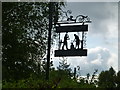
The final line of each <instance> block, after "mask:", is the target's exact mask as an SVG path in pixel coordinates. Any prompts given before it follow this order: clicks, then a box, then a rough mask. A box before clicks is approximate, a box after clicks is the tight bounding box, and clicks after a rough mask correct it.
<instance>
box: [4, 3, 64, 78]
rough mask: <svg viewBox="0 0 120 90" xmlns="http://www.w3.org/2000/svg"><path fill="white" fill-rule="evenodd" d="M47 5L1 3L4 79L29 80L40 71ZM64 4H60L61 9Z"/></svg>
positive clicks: (46, 31) (44, 46)
mask: <svg viewBox="0 0 120 90" xmlns="http://www.w3.org/2000/svg"><path fill="white" fill-rule="evenodd" d="M48 5H49V3H48V2H39V3H38V2H37V3H35V2H34V3H31V2H24V3H23V2H19V3H18V2H9V3H7V2H3V3H2V52H3V55H2V57H3V60H2V65H3V68H2V69H3V75H2V76H3V80H4V79H10V78H11V79H20V78H26V77H29V75H30V74H31V73H37V72H38V69H39V68H38V66H39V67H40V64H39V63H41V61H42V60H43V58H44V56H45V55H46V49H47V38H46V37H47V35H48V34H47V33H48V16H49V13H48V11H49V8H48ZM62 5H64V3H58V10H60V9H61V6H62ZM53 17H55V15H54V16H53Z"/></svg>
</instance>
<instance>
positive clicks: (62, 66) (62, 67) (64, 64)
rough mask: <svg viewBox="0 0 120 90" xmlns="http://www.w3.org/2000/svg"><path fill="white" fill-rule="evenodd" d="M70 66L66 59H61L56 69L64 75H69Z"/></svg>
mask: <svg viewBox="0 0 120 90" xmlns="http://www.w3.org/2000/svg"><path fill="white" fill-rule="evenodd" d="M69 66H70V64H68V63H67V59H65V58H62V60H61V62H59V66H58V67H57V69H58V70H59V71H61V72H62V73H65V74H66V75H70V72H71V68H69Z"/></svg>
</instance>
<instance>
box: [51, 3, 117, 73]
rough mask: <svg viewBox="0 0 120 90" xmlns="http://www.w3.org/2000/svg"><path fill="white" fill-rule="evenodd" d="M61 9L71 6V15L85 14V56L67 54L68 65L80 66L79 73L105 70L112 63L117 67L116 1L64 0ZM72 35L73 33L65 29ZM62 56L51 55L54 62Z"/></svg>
mask: <svg viewBox="0 0 120 90" xmlns="http://www.w3.org/2000/svg"><path fill="white" fill-rule="evenodd" d="M63 10H64V11H67V10H71V11H72V14H71V15H73V18H74V17H76V16H77V15H87V16H89V17H90V19H91V20H92V23H89V24H88V33H87V39H86V41H87V42H86V44H87V46H86V47H87V49H88V56H87V57H66V58H67V62H68V63H69V64H70V67H71V68H74V67H77V66H80V70H81V75H86V74H87V73H93V72H94V69H98V71H99V72H101V71H103V70H108V69H109V68H110V67H111V66H112V67H113V68H114V69H115V70H116V71H118V3H117V2H67V6H66V8H63ZM68 34H69V36H70V38H73V37H72V36H71V35H72V33H68ZM62 36H64V33H63V34H62ZM60 59H61V58H57V57H54V56H52V60H53V61H54V62H53V63H54V66H55V67H57V66H58V65H59V61H60Z"/></svg>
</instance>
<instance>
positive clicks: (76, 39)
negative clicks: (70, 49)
mask: <svg viewBox="0 0 120 90" xmlns="http://www.w3.org/2000/svg"><path fill="white" fill-rule="evenodd" d="M74 36H75V39H74V41H76V47H75V48H77V47H78V49H79V45H80V39H79V37H78V36H77V35H76V34H74Z"/></svg>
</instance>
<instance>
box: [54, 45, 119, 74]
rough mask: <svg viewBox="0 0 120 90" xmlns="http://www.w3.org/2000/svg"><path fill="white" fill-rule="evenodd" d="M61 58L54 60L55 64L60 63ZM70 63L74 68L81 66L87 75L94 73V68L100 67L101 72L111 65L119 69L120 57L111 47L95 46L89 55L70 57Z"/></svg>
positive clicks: (68, 59) (89, 50) (68, 60)
mask: <svg viewBox="0 0 120 90" xmlns="http://www.w3.org/2000/svg"><path fill="white" fill-rule="evenodd" d="M59 61H60V60H58V59H56V60H54V64H57V65H55V66H58V65H59V63H58V62H59ZM67 62H68V64H69V63H70V67H72V69H73V68H74V67H77V66H80V69H81V74H82V75H86V74H87V73H93V72H94V69H98V71H99V72H101V71H102V70H108V69H109V68H110V67H111V66H112V67H113V68H114V69H115V70H116V71H117V70H118V57H117V55H116V54H114V53H112V52H111V51H110V50H109V49H107V48H103V47H95V48H90V49H88V56H87V57H68V58H67Z"/></svg>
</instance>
